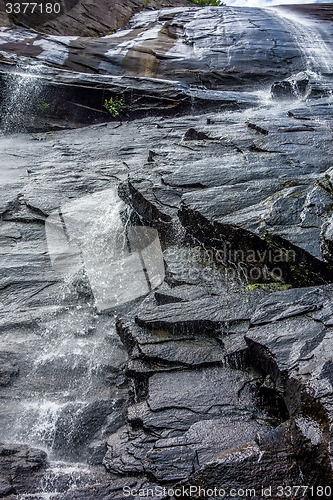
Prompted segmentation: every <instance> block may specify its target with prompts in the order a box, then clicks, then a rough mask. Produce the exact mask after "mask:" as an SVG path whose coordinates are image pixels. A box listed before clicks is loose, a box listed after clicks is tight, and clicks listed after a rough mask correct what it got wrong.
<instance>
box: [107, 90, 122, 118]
mask: <svg viewBox="0 0 333 500" xmlns="http://www.w3.org/2000/svg"><path fill="white" fill-rule="evenodd" d="M104 108H105V109H106V110H107V111H108V112H109V113H110V115H111V116H113V118H117V117H118V116H120V114H121V113H122V112H123V111H124V108H125V97H124V95H121V96H119V95H117V96H116V97H110V99H105V102H104Z"/></svg>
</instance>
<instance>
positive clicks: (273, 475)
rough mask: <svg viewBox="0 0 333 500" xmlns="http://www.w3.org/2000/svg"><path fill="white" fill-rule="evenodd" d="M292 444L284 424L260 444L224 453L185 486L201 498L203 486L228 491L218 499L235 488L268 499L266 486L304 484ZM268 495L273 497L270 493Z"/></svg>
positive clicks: (213, 459)
mask: <svg viewBox="0 0 333 500" xmlns="http://www.w3.org/2000/svg"><path fill="white" fill-rule="evenodd" d="M263 434H264V433H263ZM273 443H274V445H273V446H272V444H273ZM290 443H291V438H290V431H289V426H288V425H284V426H282V427H280V428H278V429H277V430H276V431H270V432H269V433H266V436H265V437H264V438H263V437H261V442H259V445H258V444H257V443H256V442H255V441H249V442H248V443H246V444H243V445H240V446H234V447H233V448H232V449H228V450H226V451H224V452H222V453H220V454H219V455H217V456H216V457H214V458H212V459H211V460H209V461H208V462H207V463H206V464H204V465H203V466H202V467H201V468H200V469H199V470H197V471H196V472H194V473H193V474H192V475H191V476H190V477H189V479H187V480H186V481H183V482H182V483H181V484H182V485H184V487H190V486H192V487H193V492H194V495H193V496H194V498H200V494H199V486H200V487H201V488H205V489H206V490H207V489H209V488H212V489H213V490H214V488H217V490H219V489H222V490H223V489H224V490H225V493H224V494H223V493H222V492H221V493H220V495H219V493H218V492H217V495H216V496H217V498H223V497H224V496H225V494H226V492H228V491H230V489H231V488H235V489H236V491H237V490H238V489H240V490H242V491H244V490H248V494H249V492H250V491H252V493H251V495H255V496H256V498H259V499H260V500H261V499H263V498H265V496H263V494H262V487H263V486H266V485H267V487H269V486H272V491H273V488H276V487H277V486H279V485H281V484H286V483H287V482H288V483H289V482H291V483H290V484H298V483H302V478H301V474H300V472H299V468H298V464H297V461H296V459H295V458H294V457H292V456H290V454H289V447H290ZM195 487H196V488H197V491H195V489H194V488H195ZM266 495H269V490H267V491H266Z"/></svg>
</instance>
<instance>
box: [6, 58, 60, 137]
mask: <svg viewBox="0 0 333 500" xmlns="http://www.w3.org/2000/svg"><path fill="white" fill-rule="evenodd" d="M43 68H44V66H43V65H42V64H38V63H37V64H27V63H25V64H20V65H18V67H17V69H16V70H15V71H13V72H10V73H8V75H7V76H6V80H5V85H4V88H3V91H2V95H3V97H2V104H1V108H2V109H1V123H0V130H2V131H3V132H4V133H8V132H22V131H24V130H26V129H27V128H29V126H31V120H32V117H33V116H34V115H43V114H44V113H45V112H47V111H48V109H49V107H50V103H49V102H47V100H46V98H45V97H44V96H43V91H45V89H44V87H43V84H42V80H41V78H40V76H41V74H42V72H43Z"/></svg>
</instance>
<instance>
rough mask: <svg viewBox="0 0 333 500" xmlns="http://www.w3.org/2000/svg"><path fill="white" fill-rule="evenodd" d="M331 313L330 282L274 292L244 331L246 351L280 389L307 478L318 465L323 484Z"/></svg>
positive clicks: (327, 458) (332, 417)
mask: <svg viewBox="0 0 333 500" xmlns="http://www.w3.org/2000/svg"><path fill="white" fill-rule="evenodd" d="M332 314H333V311H332V286H331V285H328V286H324V287H320V288H304V289H295V290H290V291H285V292H279V293H274V294H272V295H271V296H270V297H269V298H268V299H267V300H265V301H264V302H262V303H261V304H259V307H258V309H257V311H256V312H255V314H254V316H253V317H252V320H251V328H250V329H249V331H248V333H247V334H246V340H247V343H248V346H249V348H250V355H252V356H253V359H256V360H257V361H258V362H259V363H260V365H261V366H262V367H264V370H265V371H266V373H268V374H269V375H270V376H271V377H272V379H273V380H274V382H275V384H276V386H277V387H278V388H279V390H280V391H282V392H283V393H284V399H285V401H286V404H287V407H288V410H289V414H290V415H291V421H292V427H291V429H292V430H291V432H292V436H293V439H294V442H295V443H296V453H297V454H298V455H299V457H300V459H301V460H304V466H303V470H304V474H306V477H307V480H308V481H309V482H313V481H315V477H316V476H317V475H318V471H319V470H322V472H323V480H324V481H325V484H330V481H331V470H332V469H331V461H332V448H331V444H330V443H331V442H332V421H333V414H332V359H331V358H332V355H331V344H332V333H333V329H332V325H333V315H332ZM310 456H312V457H315V460H314V463H313V464H312V465H311V467H309V466H308V464H307V463H306V461H307V460H308V458H309V457H310Z"/></svg>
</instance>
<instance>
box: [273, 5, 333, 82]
mask: <svg viewBox="0 0 333 500" xmlns="http://www.w3.org/2000/svg"><path fill="white" fill-rule="evenodd" d="M269 10H270V12H271V13H273V15H274V16H278V17H279V19H280V21H281V22H282V23H283V24H284V26H285V27H286V29H287V30H288V31H289V32H290V33H291V35H292V36H293V37H294V39H295V42H296V44H297V45H298V47H299V49H300V52H301V53H302V54H303V55H304V60H305V68H304V69H305V70H306V71H307V72H309V73H310V74H311V73H312V75H313V76H316V77H317V78H318V79H321V78H322V77H323V76H330V75H333V43H332V33H329V31H328V26H326V25H325V22H324V21H321V22H320V25H319V23H316V21H313V20H311V19H309V18H305V17H300V16H299V15H297V14H294V13H292V12H290V11H287V10H285V9H282V8H280V9H274V10H273V9H269Z"/></svg>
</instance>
